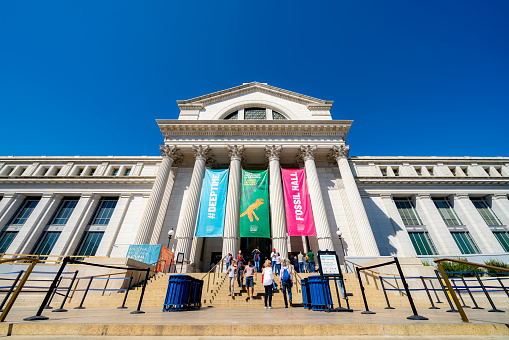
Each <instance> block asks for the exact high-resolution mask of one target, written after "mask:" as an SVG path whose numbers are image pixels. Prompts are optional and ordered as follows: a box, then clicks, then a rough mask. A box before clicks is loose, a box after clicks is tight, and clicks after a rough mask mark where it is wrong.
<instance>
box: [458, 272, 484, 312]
mask: <svg viewBox="0 0 509 340" xmlns="http://www.w3.org/2000/svg"><path fill="white" fill-rule="evenodd" d="M461 280H462V281H463V285H464V286H465V289H466V290H467V293H468V295H469V296H470V300H472V302H473V303H474V306H475V307H472V309H484V308H482V307H479V306H478V305H477V302H475V299H474V296H473V295H472V292H471V291H470V288H468V285H467V282H466V281H465V278H463V277H462V278H461Z"/></svg>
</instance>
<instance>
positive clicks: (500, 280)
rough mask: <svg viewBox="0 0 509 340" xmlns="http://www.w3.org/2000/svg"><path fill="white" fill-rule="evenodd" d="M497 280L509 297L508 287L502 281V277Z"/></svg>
mask: <svg viewBox="0 0 509 340" xmlns="http://www.w3.org/2000/svg"><path fill="white" fill-rule="evenodd" d="M497 280H498V282H500V285H501V286H502V289H503V290H504V292H505V294H506V295H507V297H509V292H508V291H507V288H505V286H504V284H503V283H502V279H501V278H499V277H498V278H497Z"/></svg>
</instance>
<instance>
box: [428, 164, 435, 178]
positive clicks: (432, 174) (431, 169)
mask: <svg viewBox="0 0 509 340" xmlns="http://www.w3.org/2000/svg"><path fill="white" fill-rule="evenodd" d="M426 170H428V172H429V175H430V176H434V175H435V173H434V172H433V167H432V166H430V167H428V168H426Z"/></svg>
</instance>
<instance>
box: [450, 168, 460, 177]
mask: <svg viewBox="0 0 509 340" xmlns="http://www.w3.org/2000/svg"><path fill="white" fill-rule="evenodd" d="M449 170H451V173H452V175H453V176H458V174H457V173H456V167H454V166H451V167H449Z"/></svg>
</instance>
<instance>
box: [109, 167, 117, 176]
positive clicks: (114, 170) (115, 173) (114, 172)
mask: <svg viewBox="0 0 509 340" xmlns="http://www.w3.org/2000/svg"><path fill="white" fill-rule="evenodd" d="M111 175H112V176H116V175H118V168H113V173H112V174H111Z"/></svg>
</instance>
